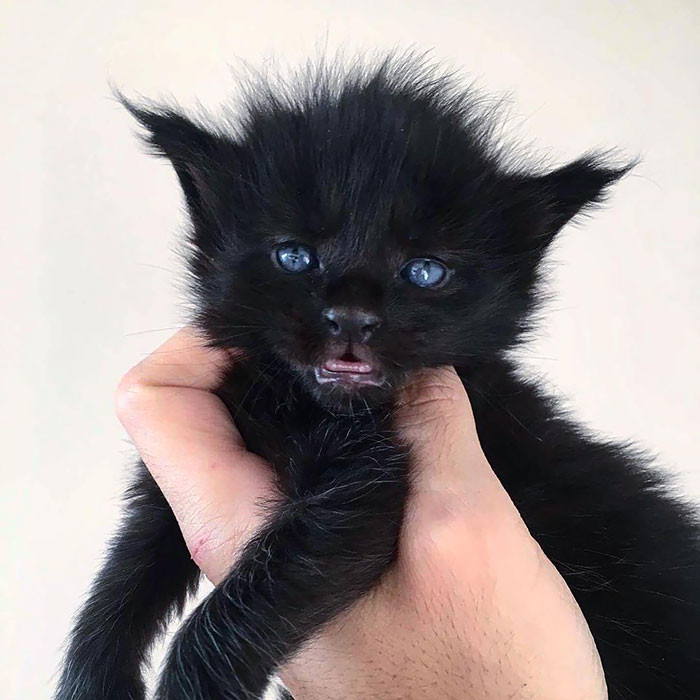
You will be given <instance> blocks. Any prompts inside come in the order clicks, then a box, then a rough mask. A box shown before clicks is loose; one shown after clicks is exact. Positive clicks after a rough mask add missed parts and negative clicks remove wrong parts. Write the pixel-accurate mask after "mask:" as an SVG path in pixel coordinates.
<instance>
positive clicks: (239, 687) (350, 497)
mask: <svg viewBox="0 0 700 700" xmlns="http://www.w3.org/2000/svg"><path fill="white" fill-rule="evenodd" d="M407 490H408V478H407V459H406V456H405V455H403V454H402V453H401V452H400V451H399V450H397V449H396V448H395V447H393V446H391V445H390V444H388V443H387V442H382V443H376V442H375V444H374V445H373V446H372V449H371V450H369V451H367V452H366V454H355V455H344V456H343V458H342V459H337V460H336V461H335V462H334V463H331V464H327V465H324V466H323V471H322V475H321V479H320V481H319V482H318V483H317V485H316V486H315V487H314V489H313V490H312V491H310V492H309V493H307V494H306V495H305V496H303V497H300V498H298V499H296V500H294V501H292V502H290V503H289V504H287V505H285V506H284V507H283V509H282V511H281V513H280V514H279V515H278V516H276V517H275V519H274V520H273V521H272V522H271V523H270V524H269V525H268V526H267V527H265V528H264V530H263V531H262V533H261V534H259V535H258V536H257V537H256V538H255V539H254V540H253V541H252V542H251V543H250V544H249V545H248V546H247V548H246V550H245V551H244V553H243V555H242V558H241V561H240V563H239V564H238V565H237V566H236V567H235V568H234V570H233V571H232V572H231V574H230V575H229V576H228V578H226V579H225V580H224V581H223V582H222V583H221V584H220V585H219V586H218V587H217V588H216V589H215V591H214V592H213V593H212V594H211V595H210V596H209V598H207V600H205V601H204V602H203V603H202V605H201V606H200V607H199V608H198V609H197V610H196V611H195V612H194V613H193V615H192V616H191V617H190V619H189V620H188V621H187V622H186V623H185V625H184V626H183V628H182V629H181V630H180V632H179V634H178V635H177V637H176V639H175V642H174V644H173V646H172V648H171V650H170V653H169V656H168V659H167V662H166V666H165V669H164V672H163V675H162V676H161V682H160V685H159V688H158V691H157V694H156V698H157V699H158V700H233V699H236V700H242V699H254V698H255V699H257V698H260V697H261V696H262V694H263V692H264V691H265V688H266V687H267V685H268V683H269V680H270V678H271V676H272V675H273V674H274V673H275V672H276V671H277V670H278V669H279V667H280V666H281V665H282V664H283V663H284V662H286V661H287V660H288V659H290V658H291V657H292V656H293V655H294V653H295V652H296V651H297V650H298V649H299V648H300V646H301V645H302V644H303V643H304V642H305V641H307V640H308V639H309V638H310V637H311V636H312V635H313V634H314V633H315V632H316V631H317V630H318V629H319V628H320V627H321V626H322V625H324V624H325V623H327V622H328V621H330V620H331V619H332V618H334V617H335V616H336V615H337V614H338V613H339V612H341V611H342V610H344V609H346V608H347V607H348V606H349V605H350V604H351V603H353V602H354V601H356V600H357V599H358V598H360V597H361V596H362V595H363V594H364V593H366V592H367V591H369V590H370V589H371V588H372V587H373V586H374V585H375V584H376V582H377V581H378V579H379V578H380V576H381V575H382V573H383V572H384V571H385V570H386V569H387V567H388V566H389V564H390V563H391V562H392V561H393V559H394V557H395V554H396V548H397V542H398V536H399V530H400V526H401V521H402V516H403V509H404V504H405V502H406V497H407Z"/></svg>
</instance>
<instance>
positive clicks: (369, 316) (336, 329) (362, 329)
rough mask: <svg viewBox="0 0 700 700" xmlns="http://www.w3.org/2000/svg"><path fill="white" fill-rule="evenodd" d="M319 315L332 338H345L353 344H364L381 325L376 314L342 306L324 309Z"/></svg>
mask: <svg viewBox="0 0 700 700" xmlns="http://www.w3.org/2000/svg"><path fill="white" fill-rule="evenodd" d="M321 315H322V316H323V320H324V321H325V322H326V325H327V327H328V331H329V332H330V334H331V335H332V336H335V337H341V336H346V337H347V338H348V339H349V340H351V341H353V342H355V343H366V342H367V341H368V340H369V339H370V337H371V335H372V333H374V331H376V330H377V328H379V326H380V325H381V324H382V320H381V319H380V318H379V316H377V315H376V314H373V313H370V312H369V311H364V310H363V309H349V308H347V307H344V306H336V307H332V308H329V309H324V310H323V312H322V314H321Z"/></svg>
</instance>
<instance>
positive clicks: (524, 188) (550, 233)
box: [506, 153, 636, 253]
mask: <svg viewBox="0 0 700 700" xmlns="http://www.w3.org/2000/svg"><path fill="white" fill-rule="evenodd" d="M635 165H636V161H633V162H629V163H627V164H625V165H614V164H611V163H610V162H609V159H608V157H607V156H606V155H605V154H595V153H592V154H588V155H584V156H582V157H581V158H579V159H578V160H575V161H573V162H571V163H569V164H568V165H564V166H562V167H560V168H557V169H556V170H552V171H550V172H548V173H545V174H542V175H529V176H528V175H525V176H523V175H517V176H514V177H513V179H512V180H511V183H510V187H509V189H510V205H509V206H508V213H507V215H506V218H507V219H508V220H509V222H508V223H509V224H510V225H511V227H512V228H511V230H512V231H513V233H514V234H515V235H516V237H517V239H516V241H513V242H515V245H516V248H518V249H520V252H526V251H531V252H537V253H541V252H543V251H544V249H545V248H546V247H547V246H548V245H549V244H550V243H551V241H552V240H553V239H554V237H555V236H556V234H557V233H558V232H559V231H560V230H561V229H562V228H563V227H564V226H565V225H566V224H567V223H568V222H569V221H571V219H573V218H574V217H575V216H576V215H577V214H580V213H582V212H585V211H586V210H587V209H589V208H590V207H593V206H595V205H596V204H600V203H601V202H602V201H603V200H604V199H605V196H606V194H607V191H608V188H609V187H610V186H611V185H613V184H614V183H615V182H617V181H618V180H619V179H620V178H621V177H623V176H624V175H626V174H627V173H628V172H629V171H630V170H631V169H632V168H633V167H634V166H635ZM513 225H514V226H513Z"/></svg>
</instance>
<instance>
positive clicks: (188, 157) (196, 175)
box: [115, 91, 230, 227]
mask: <svg viewBox="0 0 700 700" xmlns="http://www.w3.org/2000/svg"><path fill="white" fill-rule="evenodd" d="M115 92H116V94H117V98H118V99H119V101H120V102H121V103H122V105H124V107H125V108H126V109H127V110H128V112H129V113H130V114H131V115H132V116H133V117H134V118H135V119H136V120H137V121H138V123H139V124H140V125H141V126H142V127H143V128H144V129H145V134H144V135H143V140H144V142H145V143H146V144H147V145H148V146H149V148H150V149H151V151H152V152H153V153H154V154H155V155H157V156H160V157H162V158H167V159H168V160H169V161H170V162H171V163H172V166H173V168H174V169H175V173H176V174H177V177H178V180H179V181H180V186H181V187H182V191H183V193H184V195H185V200H186V202H187V207H188V209H189V213H190V216H191V217H192V220H193V223H194V224H195V227H197V225H198V224H205V223H207V222H208V221H211V220H212V218H215V216H216V214H215V212H216V209H217V201H218V196H217V182H218V181H219V180H220V178H221V173H222V170H223V168H222V162H223V156H224V150H225V148H226V145H227V142H226V141H225V139H223V138H222V137H221V136H217V135H216V134H213V133H211V132H209V131H207V130H206V129H204V128H202V127H201V126H198V125H197V124H195V123H194V122H193V121H192V120H191V119H189V118H188V117H186V116H185V115H184V114H182V113H181V112H179V111H177V110H176V109H174V108H172V107H160V106H154V105H150V104H149V105H148V106H147V107H142V106H140V105H137V104H134V103H133V102H131V101H130V100H128V99H127V98H126V97H124V95H122V94H121V93H119V92H118V91H115ZM228 145H230V144H228Z"/></svg>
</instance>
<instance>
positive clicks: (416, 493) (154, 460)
mask: <svg viewBox="0 0 700 700" xmlns="http://www.w3.org/2000/svg"><path fill="white" fill-rule="evenodd" d="M235 361H236V356H235V353H231V352H226V351H222V350H213V349H210V348H207V347H205V345H204V343H203V342H202V340H201V338H199V337H198V336H197V335H196V333H195V332H194V331H193V330H192V329H190V328H185V329H183V330H181V331H179V332H178V333H176V334H175V335H174V336H173V337H172V338H170V340H168V341H167V342H166V343H165V344H164V345H163V346H161V347H160V348H159V349H158V350H157V351H155V352H154V353H152V354H151V355H150V356H149V357H147V358H146V359H145V360H144V361H142V362H141V363H139V364H138V365H136V366H135V367H134V368H133V369H132V370H130V371H129V372H128V373H127V374H126V375H125V377H124V378H123V380H122V381H121V383H120V385H119V388H118V390H117V394H116V404H117V413H118V416H119V418H120V420H121V422H122V423H123V425H124V427H125V428H126V430H127V431H128V433H129V435H130V436H131V438H132V439H133V441H134V443H135V445H136V447H137V448H138V450H139V453H140V455H141V457H142V458H143V460H144V462H145V463H146V465H147V467H148V469H149V470H150V471H151V473H152V475H153V477H154V478H155V480H156V481H157V483H158V485H159V486H160V488H161V490H162V491H163V494H164V495H165V497H166V499H167V500H168V502H169V504H170V506H171V507H172V509H173V511H174V513H175V516H176V517H177V520H178V522H179V523H180V527H181V529H182V533H183V535H184V538H185V541H186V543H187V546H188V548H189V550H190V552H191V554H192V557H193V559H194V560H195V561H196V563H197V564H198V566H199V567H200V568H201V570H202V571H203V572H204V574H205V575H206V576H207V578H209V580H211V581H212V582H213V583H214V584H216V583H218V582H219V581H221V580H222V578H223V577H224V576H225V575H226V573H227V572H228V571H229V570H230V569H231V567H232V566H233V565H234V564H235V562H236V557H237V556H238V555H239V553H240V551H241V549H242V547H243V545H244V544H245V542H246V541H247V540H248V539H249V538H250V536H251V535H252V534H253V533H254V532H255V531H256V529H257V528H258V527H259V526H260V524H261V523H262V519H263V513H262V511H261V509H260V506H259V503H260V502H261V501H262V500H264V499H265V497H266V496H269V495H270V493H271V491H272V489H274V478H273V473H272V470H271V468H270V467H269V465H268V464H267V463H266V462H265V461H264V460H262V459H260V458H259V457H257V456H255V455H253V454H251V453H249V452H248V451H247V450H246V448H245V445H244V444H243V441H242V439H241V437H240V435H239V434H238V432H237V430H236V428H235V426H234V424H233V422H232V420H231V417H230V415H229V414H228V412H227V410H226V409H225V407H224V406H223V404H222V403H221V401H220V400H219V399H218V398H217V397H216V396H215V395H214V393H212V390H213V389H214V388H215V387H216V386H217V383H218V381H219V379H220V377H221V376H222V373H223V371H224V369H225V368H226V367H228V366H230V365H231V363H232V362H235ZM396 420H397V427H398V428H399V430H400V431H401V433H402V434H403V436H404V437H405V439H406V440H407V441H408V442H409V443H410V444H411V445H412V456H413V464H414V465H415V488H414V490H413V493H412V496H411V499H410V502H409V505H408V511H407V517H406V520H405V523H404V527H403V531H402V534H401V539H400V546H399V555H398V559H397V562H396V564H395V566H394V567H393V568H392V569H391V570H390V571H389V572H388V573H387V574H386V576H385V577H384V579H383V580H382V582H381V584H380V585H379V586H378V587H377V588H376V590H374V591H373V592H372V593H371V594H370V595H369V596H367V597H366V598H365V599H363V600H361V601H360V602H358V603H357V604H356V605H355V606H354V607H353V608H352V609H351V610H349V611H348V612H347V613H345V614H344V615H343V616H342V617H341V618H340V619H337V620H336V621H334V622H333V623H332V624H331V625H330V626H328V627H327V628H326V629H324V630H323V631H322V632H321V633H320V634H319V635H318V636H317V637H316V638H315V639H314V640H313V641H312V642H311V643H309V644H308V646H307V647H306V648H305V649H304V650H302V652H301V653H300V654H299V655H298V656H297V657H296V658H295V659H293V660H292V661H291V662H290V663H289V664H288V665H287V666H286V667H285V668H284V669H282V670H281V674H280V675H281V677H282V679H283V680H284V682H285V684H286V685H287V686H288V687H289V688H290V690H291V691H292V693H293V694H294V696H295V697H296V698H298V699H299V700H326V699H327V698H343V700H366V698H373V699H374V700H419V699H420V700H438V699H439V700H452V699H454V700H466V699H468V700H505V699H513V700H526V699H528V700H529V699H530V698H532V699H535V698H536V699H537V700H562V698H566V699H567V700H599V699H603V698H607V692H606V686H605V679H604V676H603V671H602V667H601V663H600V658H599V656H598V652H597V650H596V647H595V644H594V642H593V639H592V637H591V634H590V631H589V629H588V626H587V625H586V622H585V620H584V618H583V615H582V613H581V611H580V609H579V608H578V606H577V604H576V602H575V601H574V598H573V596H572V595H571V592H570V591H569V589H568V587H567V586H566V584H565V582H564V580H563V579H562V578H561V576H560V575H559V574H558V572H557V571H556V569H555V568H554V566H553V565H552V564H551V562H550V561H549V560H548V559H547V558H546V556H545V555H544V553H543V552H542V550H541V549H540V547H539V546H538V544H537V543H536V542H535V540H534V539H533V538H532V537H531V536H530V533H529V532H528V530H527V527H526V526H525V523H524V522H523V521H522V519H521V517H520V515H519V513H518V511H517V510H516V508H515V506H514V505H513V503H512V501H511V500H510V498H509V497H508V495H507V493H506V492H505V490H504V489H503V487H502V486H501V484H500V482H499V481H498V479H497V477H496V475H495V474H494V473H493V470H492V469H491V467H490V465H489V463H488V462H487V460H486V457H485V456H484V454H483V452H482V450H481V447H480V445H479V440H478V437H477V434H476V429H475V425H474V418H473V415H472V411H471V407H470V404H469V399H468V397H467V394H466V392H465V390H464V387H463V386H462V383H461V382H460V381H459V379H458V377H457V375H456V373H455V372H454V370H452V369H450V368H446V369H438V370H430V371H427V370H426V371H424V372H422V373H420V375H419V376H417V377H415V379H414V380H413V381H412V382H411V383H410V385H408V386H407V387H405V388H404V389H403V390H402V392H401V395H400V408H399V410H398V413H397V418H396Z"/></svg>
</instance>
